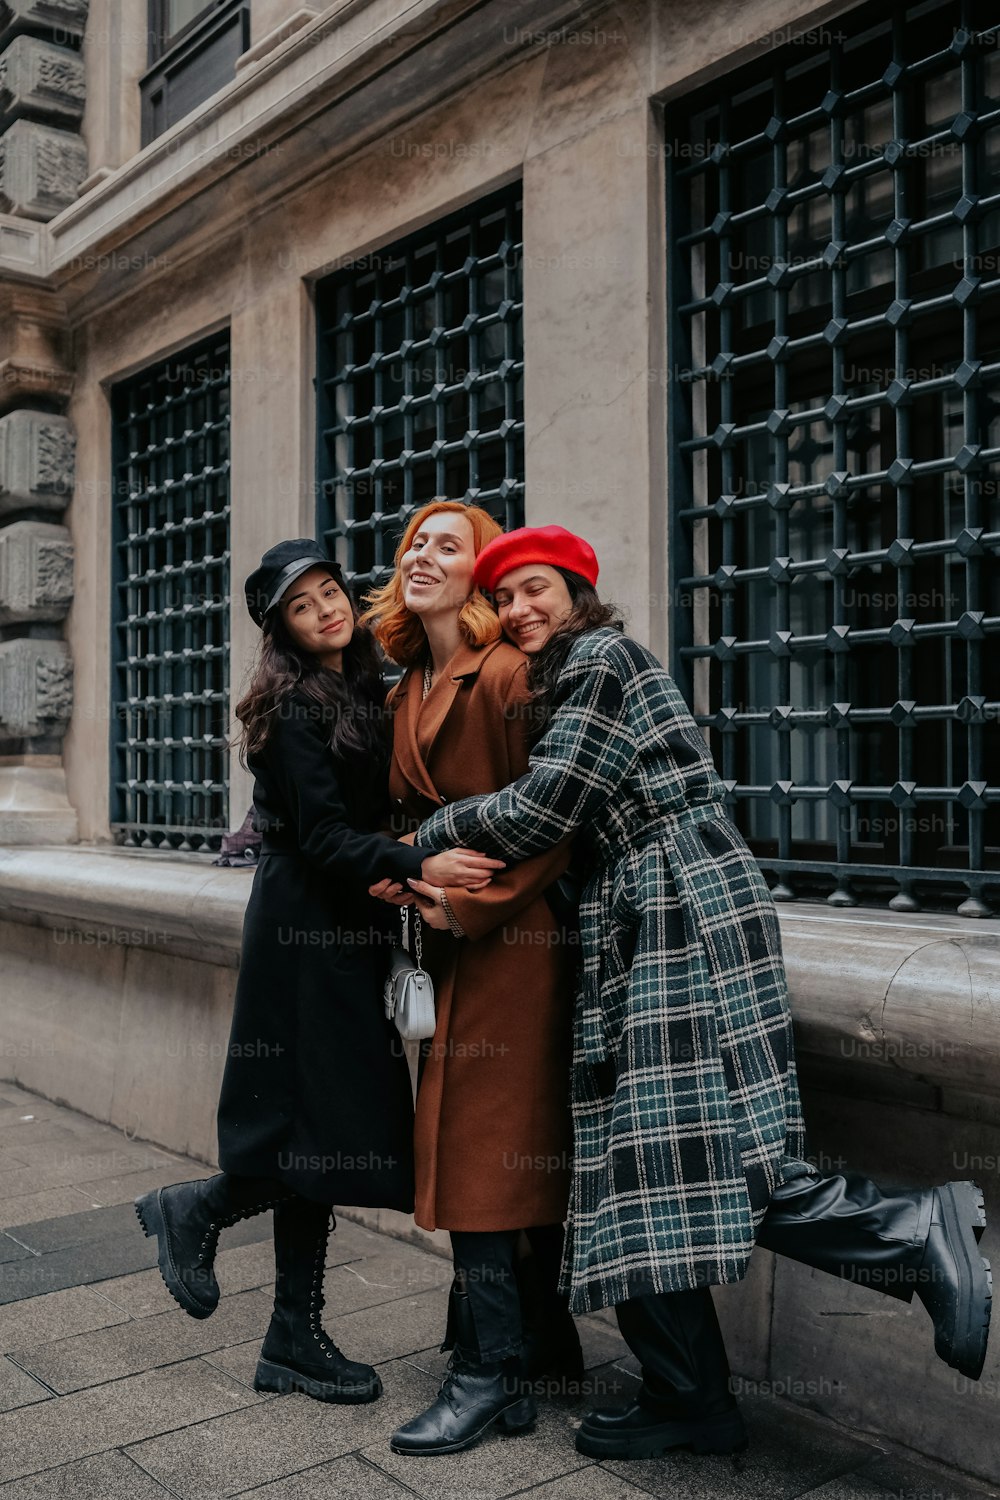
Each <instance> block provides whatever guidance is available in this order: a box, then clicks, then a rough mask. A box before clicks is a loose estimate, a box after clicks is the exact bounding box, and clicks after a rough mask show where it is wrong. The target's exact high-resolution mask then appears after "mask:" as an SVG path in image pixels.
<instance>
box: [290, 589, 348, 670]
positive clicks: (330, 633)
mask: <svg viewBox="0 0 1000 1500" xmlns="http://www.w3.org/2000/svg"><path fill="white" fill-rule="evenodd" d="M278 609H279V610H280V611H281V618H282V621H283V623H284V626H285V629H286V630H287V631H288V634H289V636H290V637H291V640H292V644H293V645H294V646H296V647H297V649H298V650H299V651H305V652H308V653H309V654H310V655H311V656H315V657H318V658H319V660H320V661H321V662H322V663H323V665H324V667H331V668H332V669H333V670H334V671H335V672H339V671H340V670H341V668H342V665H343V651H344V647H345V646H347V645H349V644H350V641H351V637H352V635H353V634H354V611H353V610H352V608H351V601H350V599H349V598H348V597H347V595H346V594H345V593H344V590H343V589H342V588H341V587H340V584H339V583H338V582H337V581H336V579H335V578H332V577H331V575H330V573H329V571H328V570H327V569H326V568H324V567H323V566H322V564H317V566H316V567H315V568H310V569H309V570H308V572H306V573H302V574H301V575H300V576H299V577H298V578H296V579H295V580H294V581H293V582H292V583H290V584H289V585H288V588H287V589H286V590H285V592H284V594H282V596H281V601H280V603H279V604H278Z"/></svg>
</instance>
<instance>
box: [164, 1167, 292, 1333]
mask: <svg viewBox="0 0 1000 1500" xmlns="http://www.w3.org/2000/svg"><path fill="white" fill-rule="evenodd" d="M293 1196H294V1194H293V1193H292V1189H291V1188H287V1187H285V1186H284V1184H283V1183H281V1182H277V1181H274V1180H272V1179H271V1178H268V1177H237V1176H235V1175H234V1174H233V1173H231V1172H219V1173H218V1174H217V1175H216V1176H215V1177H206V1178H203V1179H202V1180H201V1181H199V1182H175V1183H173V1184H172V1185H171V1186H170V1187H162V1188H156V1189H155V1190H154V1191H153V1192H151V1193H144V1194H143V1196H142V1197H141V1198H136V1200H135V1211H136V1215H137V1217H138V1219H139V1223H140V1224H141V1225H142V1228H143V1233H144V1234H146V1235H147V1236H149V1237H152V1236H153V1235H155V1236H156V1239H157V1242H158V1245H159V1266H160V1275H161V1276H162V1277H163V1280H164V1282H165V1283H166V1287H167V1291H168V1292H169V1293H170V1295H171V1296H172V1297H173V1298H174V1300H175V1301H176V1302H179V1303H180V1305H181V1307H183V1309H184V1311H185V1312H186V1313H190V1314H191V1316H192V1318H207V1317H210V1316H211V1314H212V1313H214V1311H215V1309H216V1307H217V1306H218V1304H219V1283H218V1282H217V1281H216V1279H215V1271H214V1269H213V1266H214V1262H215V1252H216V1249H217V1247H218V1243H219V1231H220V1230H222V1229H227V1228H229V1227H230V1225H232V1224H235V1223H236V1222H237V1221H238V1220H239V1219H250V1218H252V1217H253V1216H254V1214H260V1213H263V1212H264V1211H265V1210H266V1209H269V1208H274V1207H275V1205H276V1204H278V1203H281V1202H283V1201H284V1200H286V1199H287V1198H289V1197H293Z"/></svg>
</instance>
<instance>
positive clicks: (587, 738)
mask: <svg viewBox="0 0 1000 1500" xmlns="http://www.w3.org/2000/svg"><path fill="white" fill-rule="evenodd" d="M631 669H632V664H631V658H630V657H629V655H628V652H627V651H621V650H616V649H614V647H612V648H611V649H609V650H606V649H604V648H603V647H602V648H600V649H599V650H597V651H594V652H592V653H590V654H588V655H580V656H579V657H577V658H576V659H575V660H574V659H570V660H568V661H567V663H566V666H565V667H564V669H563V672H562V675H561V677H560V682H559V688H558V692H557V698H556V702H555V704H554V708H553V715H552V720H551V722H550V724H549V727H548V729H547V730H546V732H545V734H544V735H543V736H542V738H541V739H540V740H539V742H538V744H537V745H536V746H535V748H534V750H533V751H532V754H531V757H530V759H529V762H528V770H527V771H526V772H525V774H524V775H523V776H520V777H519V778H518V779H517V780H516V781H514V782H512V783H511V785H510V786H508V787H505V788H504V789H503V791H501V792H494V793H492V794H491V795H490V796H488V797H466V798H463V799H462V800H461V801H459V802H453V803H451V804H450V805H449V806H447V807H442V808H440V809H438V811H436V812H435V813H433V814H432V815H431V817H430V818H428V819H427V821H426V822H425V823H421V825H420V828H419V829H418V831H417V837H418V838H419V840H420V844H421V847H422V848H427V849H448V848H451V847H452V845H454V844H460V845H463V846H464V847H466V848H470V849H479V850H481V851H483V852H484V853H498V854H500V855H503V856H505V857H506V858H508V859H530V858H531V857H532V855H535V854H541V853H542V852H543V851H545V850H547V849H551V848H552V847H553V845H554V844H557V843H559V841H560V840H561V839H563V838H566V837H567V836H568V835H570V834H574V833H576V832H577V831H578V830H579V829H580V828H582V827H584V825H585V824H587V823H588V822H590V821H591V820H592V819H593V818H594V817H596V816H597V815H598V814H599V813H600V811H601V809H602V808H603V807H605V806H606V805H607V803H608V802H610V801H611V800H612V798H613V797H614V796H615V794H616V792H617V791H618V789H619V788H620V787H621V786H622V785H623V783H624V782H625V781H626V779H627V778H628V775H629V772H630V771H631V769H632V766H633V765H634V763H635V761H636V759H637V757H638V754H639V751H638V746H637V744H636V741H635V737H634V735H633V734H632V732H631V725H630V722H629V720H630V715H629V704H628V687H629V682H630V677H631Z"/></svg>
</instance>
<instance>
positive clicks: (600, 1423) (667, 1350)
mask: <svg viewBox="0 0 1000 1500" xmlns="http://www.w3.org/2000/svg"><path fill="white" fill-rule="evenodd" d="M615 1316H616V1317H617V1319H618V1326H619V1328H620V1329H621V1332H622V1335H623V1337H624V1339H625V1342H626V1343H627V1344H628V1346H629V1348H630V1349H631V1351H632V1353H633V1354H634V1355H635V1357H636V1359H638V1361H639V1363H640V1365H641V1367H642V1386H641V1388H640V1391H639V1395H638V1397H637V1399H636V1400H635V1401H633V1402H632V1403H631V1404H630V1405H628V1406H626V1407H623V1408H619V1409H618V1410H606V1409H598V1410H596V1411H590V1412H588V1413H587V1415H586V1416H585V1417H584V1419H583V1422H582V1424H581V1426H580V1428H579V1430H578V1432H577V1435H576V1447H577V1451H578V1452H580V1453H586V1454H587V1455H588V1456H589V1457H591V1458H658V1457H659V1456H660V1455H661V1454H663V1453H669V1452H670V1451H671V1450H672V1449H674V1448H690V1449H692V1450H693V1451H694V1452H695V1453H739V1452H740V1451H741V1450H742V1449H744V1448H745V1447H746V1446H747V1434H746V1428H745V1427H744V1425H743V1418H742V1417H741V1416H740V1413H739V1409H738V1408H737V1405H736V1398H735V1397H734V1396H733V1394H732V1391H731V1390H730V1374H729V1361H728V1359H727V1358H726V1346H725V1343H724V1341H723V1338H722V1331H721V1329H720V1328H719V1320H718V1318H717V1317H716V1313H715V1305H714V1303H713V1302H712V1294H711V1292H710V1291H709V1290H708V1288H707V1287H699V1288H693V1289H691V1290H689V1291H677V1292H660V1293H656V1294H650V1295H648V1296H645V1297H636V1298H634V1299H633V1300H631V1301H629V1302H621V1303H618V1305H617V1306H616V1307H615Z"/></svg>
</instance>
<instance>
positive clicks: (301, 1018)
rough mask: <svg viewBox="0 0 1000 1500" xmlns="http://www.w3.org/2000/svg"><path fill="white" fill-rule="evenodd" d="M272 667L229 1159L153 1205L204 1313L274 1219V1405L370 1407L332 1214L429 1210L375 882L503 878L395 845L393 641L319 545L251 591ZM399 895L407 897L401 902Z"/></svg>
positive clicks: (173, 1283) (149, 1227) (242, 708)
mask: <svg viewBox="0 0 1000 1500" xmlns="http://www.w3.org/2000/svg"><path fill="white" fill-rule="evenodd" d="M246 593H247V606H248V608H249V610H250V614H251V616H252V618H253V619H254V621H255V622H256V623H257V624H258V625H260V626H261V627H262V630H263V641H262V648H261V656H260V660H259V663H258V665H257V668H256V672H255V675H254V678H253V681H252V683H251V686H250V689H249V691H248V693H247V694H246V696H245V697H244V698H243V699H242V701H241V702H240V703H239V705H238V706H237V709H236V714H237V717H238V718H239V719H240V721H241V723H242V726H243V734H242V745H241V753H242V755H243V756H244V758H245V761H246V764H247V765H248V766H249V768H250V769H251V770H252V771H253V773H254V776H255V778H256V779H255V784H254V810H255V819H254V821H255V825H256V827H257V829H258V831H259V832H260V833H261V834H262V835H263V842H262V846H261V856H260V861H259V864H258V866H257V870H256V872H255V875H254V883H253V890H252V892H251V895H250V900H249V903H248V905H247V910H246V918H245V922H244V928H243V948H242V954H241V960H240V975H239V981H238V984H237V989H236V1004H235V1009H234V1013H233V1022H232V1031H231V1034H230V1043H229V1051H228V1056H227V1060H226V1068H225V1074H224V1077H223V1082H222V1092H221V1096H220V1099H219V1109H218V1131H219V1164H220V1166H221V1167H222V1171H221V1172H220V1173H219V1174H218V1175H217V1176H214V1177H210V1178H208V1179H207V1180H205V1181H200V1182H188V1183H176V1184H174V1185H173V1186H171V1187H167V1188H160V1189H158V1190H156V1191H154V1192H151V1193H147V1194H145V1195H144V1196H143V1197H141V1198H138V1199H137V1200H136V1212H137V1213H138V1216H139V1220H140V1223H141V1224H142V1227H143V1229H144V1231H145V1232H146V1234H147V1235H153V1234H155V1235H156V1236H157V1239H158V1242H159V1265H160V1271H161V1273H162V1275H163V1279H164V1281H165V1282H166V1285H167V1287H168V1289H169V1291H170V1292H171V1294H172V1295H173V1296H174V1298H175V1299H176V1300H177V1301H178V1302H179V1303H180V1305H181V1306H182V1307H183V1308H184V1309H185V1311H186V1312H188V1313H190V1314H191V1315H192V1317H196V1318H206V1317H208V1316H209V1315H210V1314H211V1313H212V1312H213V1311H214V1310H215V1307H216V1305H217V1303H218V1300H219V1287H218V1283H217V1282H216V1279H215V1275H214V1272H213V1269H212V1262H213V1259H214V1255H215V1249H216V1245H217V1243H218V1236H219V1231H220V1229H222V1228H224V1227H225V1226H227V1225H231V1224H234V1223H236V1221H237V1220H238V1219H242V1218H248V1217H250V1216H251V1215H253V1214H256V1213H261V1212H263V1211H264V1210H265V1209H268V1208H273V1209H274V1245H275V1266H276V1289H275V1304H274V1315H273V1317H272V1319H271V1324H270V1327H269V1328H268V1331H267V1335H266V1337H265V1339H264V1345H263V1349H262V1351H261V1358H260V1361H259V1363H258V1366H257V1373H256V1378H255V1381H254V1384H255V1388H256V1389H257V1390H280V1391H288V1390H302V1391H305V1392H306V1394H308V1395H312V1396H315V1397H317V1398H318V1399H320V1400H324V1401H339V1402H360V1401H371V1400H374V1398H375V1397H376V1396H378V1395H379V1394H380V1393H381V1389H382V1387H381V1383H380V1381H379V1378H378V1375H377V1374H376V1372H375V1370H374V1369H372V1368H371V1366H369V1365H363V1364H358V1363H356V1362H354V1361H351V1360H348V1359H345V1357H344V1356H343V1355H342V1354H341V1352H340V1350H339V1349H337V1347H336V1345H335V1344H333V1342H332V1341H331V1340H330V1339H329V1338H328V1337H327V1336H326V1334H325V1333H324V1332H323V1329H322V1327H321V1325H320V1309H321V1307H322V1302H323V1298H322V1282H323V1268H324V1263H325V1260H326V1245H327V1238H328V1235H329V1230H330V1219H331V1213H330V1209H331V1205H332V1204H334V1203H342V1204H344V1203H346V1204H354V1205H363V1206H366V1207H387V1208H397V1209H401V1210H403V1211H404V1212H409V1211H410V1210H412V1208H413V1157H412V1123H413V1110H412V1102H411V1093H410V1080H409V1071H408V1068H407V1064H406V1059H405V1056H404V1055H403V1051H402V1049H401V1048H400V1047H398V1046H394V1045H393V1041H394V1038H395V1036H396V1033H395V1030H394V1028H393V1026H392V1023H391V1022H389V1021H388V1020H386V1018H385V1014H384V1011H383V1005H382V989H383V983H384V979H385V974H386V970H387V963H388V952H389V936H390V933H391V932H392V931H393V930H394V929H395V924H394V923H393V922H392V916H393V915H394V914H393V913H392V912H391V909H390V908H387V907H385V906H382V905H380V904H377V903H375V902H373V901H372V900H371V898H370V897H369V895H368V887H369V886H370V885H372V884H373V883H374V882H376V881H380V880H384V879H386V878H391V879H392V880H393V881H395V882H404V881H405V880H406V879H407V878H408V877H419V878H422V879H424V880H428V881H431V882H433V883H434V884H436V885H449V884H457V885H462V886H478V885H481V884H482V883H483V882H484V881H485V880H488V879H489V877H490V874H491V873H492V871H493V870H494V869H496V868H498V867H500V865H501V864H502V862H501V861H498V860H488V859H486V858H485V857H484V856H479V855H475V854H472V853H470V852H468V851H464V850H451V851H449V852H448V853H446V854H443V855H429V854H426V853H425V852H424V851H423V850H421V849H419V848H417V849H411V848H408V847H407V846H406V845H405V844H401V843H399V842H397V840H396V839H394V838H392V837H391V836H389V835H387V834H385V833H382V832H379V831H378V830H379V826H380V824H382V823H383V822H384V821H385V820H386V814H387V800H388V798H387V784H388V782H387V778H388V765H389V755H390V748H391V742H390V739H389V736H388V734H387V732H386V725H385V719H384V712H383V701H384V687H383V683H382V678H381V674H380V671H379V667H378V660H377V657H376V653H375V646H374V642H373V640H372V638H371V637H370V636H369V635H368V633H367V632H366V631H364V630H362V629H360V628H358V626H357V622H356V615H355V611H354V606H353V603H352V601H351V598H350V595H349V594H348V593H347V591H346V587H345V586H344V583H343V579H342V577H341V575H340V571H339V569H338V567H337V565H336V564H335V563H331V562H330V561H329V559H328V558H326V557H325V556H324V555H323V552H322V550H321V549H320V548H319V547H317V545H316V543H315V542H312V541H309V540H308V539H307V540H297V541H289V542H281V543H279V544H278V545H277V546H276V547H272V548H271V549H270V551H269V552H267V553H265V555H264V558H263V559H262V561H261V566H260V567H259V568H258V569H257V570H256V571H255V572H254V573H253V574H251V576H250V578H249V579H248V580H247V587H246ZM395 888H396V889H397V890H399V889H401V886H399V885H397V886H396V887H395Z"/></svg>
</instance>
